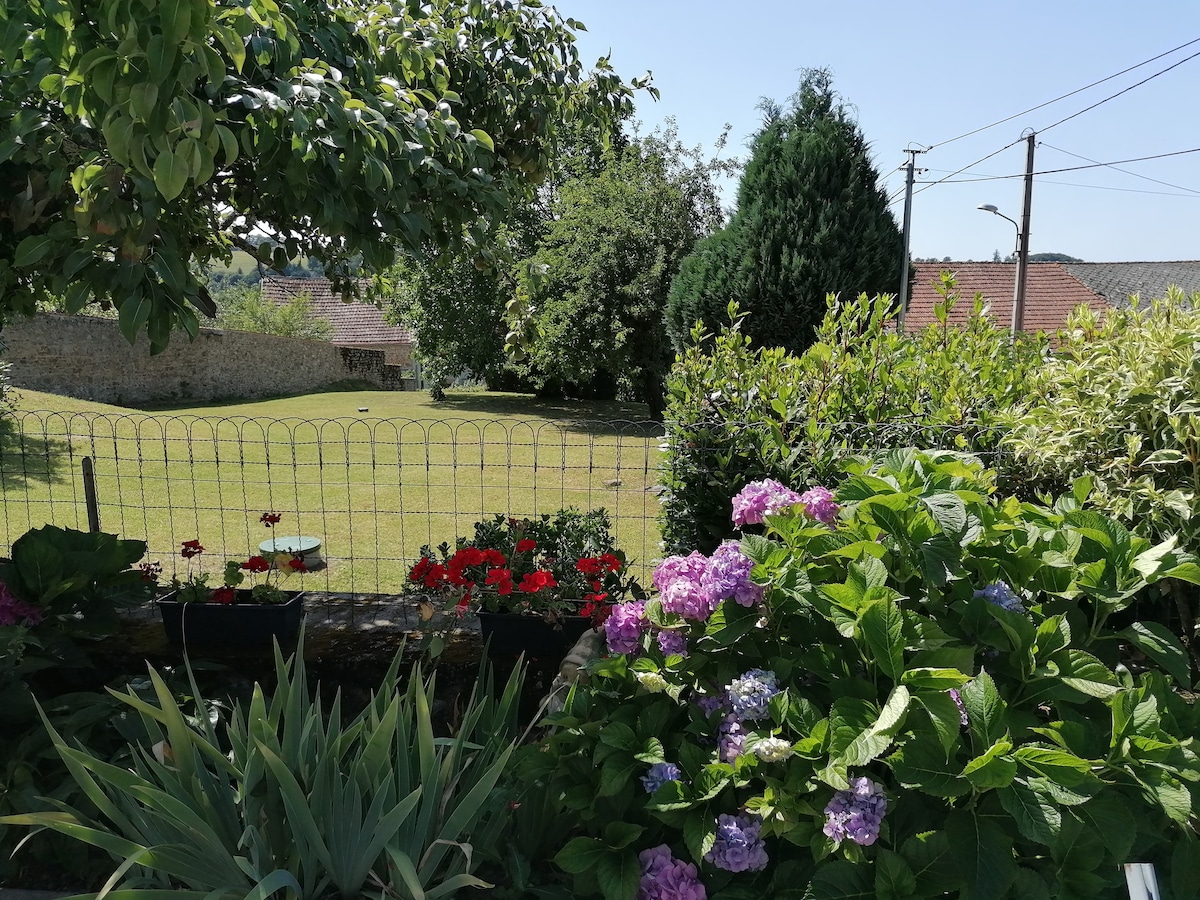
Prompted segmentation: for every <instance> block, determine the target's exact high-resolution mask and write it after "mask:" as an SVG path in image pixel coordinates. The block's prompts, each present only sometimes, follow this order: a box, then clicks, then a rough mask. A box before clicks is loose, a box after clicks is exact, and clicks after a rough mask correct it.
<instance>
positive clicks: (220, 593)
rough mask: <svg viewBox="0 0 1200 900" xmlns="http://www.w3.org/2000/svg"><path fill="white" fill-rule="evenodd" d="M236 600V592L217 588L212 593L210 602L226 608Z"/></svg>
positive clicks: (226, 588) (231, 589)
mask: <svg viewBox="0 0 1200 900" xmlns="http://www.w3.org/2000/svg"><path fill="white" fill-rule="evenodd" d="M236 598H237V591H235V590H234V589H233V588H231V587H219V588H217V589H216V590H215V591H213V592H212V598H211V599H212V602H213V603H220V604H222V605H223V606H228V605H229V604H231V603H232V602H233V601H234V600H235V599H236Z"/></svg>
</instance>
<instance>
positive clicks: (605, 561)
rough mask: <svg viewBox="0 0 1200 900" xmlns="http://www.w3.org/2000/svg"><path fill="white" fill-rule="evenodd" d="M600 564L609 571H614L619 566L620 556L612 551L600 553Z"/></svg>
mask: <svg viewBox="0 0 1200 900" xmlns="http://www.w3.org/2000/svg"><path fill="white" fill-rule="evenodd" d="M600 565H602V566H604V568H606V569H608V571H610V572H616V571H617V570H618V569H620V568H621V558H620V557H619V556H616V555H615V554H612V553H603V554H601V555H600Z"/></svg>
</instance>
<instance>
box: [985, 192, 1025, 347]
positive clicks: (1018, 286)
mask: <svg viewBox="0 0 1200 900" xmlns="http://www.w3.org/2000/svg"><path fill="white" fill-rule="evenodd" d="M977 209H982V210H983V211H984V212H990V213H991V214H992V215H994V216H999V217H1000V218H1002V219H1004V220H1005V221H1008V222H1012V226H1013V228H1015V229H1016V230H1017V249H1016V257H1017V276H1016V279H1015V280H1014V283H1013V312H1012V335H1013V337H1014V338H1016V336H1017V335H1018V334H1020V333H1021V331H1022V327H1023V325H1024V323H1025V276H1026V273H1027V272H1028V270H1029V248H1028V245H1027V243H1026V235H1024V234H1023V233H1022V232H1021V226H1020V225H1019V224H1018V223H1017V221H1016V220H1015V219H1010V218H1009V217H1008V216H1006V215H1005V214H1004V213H1002V212H1000V210H999V209H997V208H996V206H995V204H992V203H980V204H979V206H978V207H977Z"/></svg>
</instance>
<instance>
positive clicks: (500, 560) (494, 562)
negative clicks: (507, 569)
mask: <svg viewBox="0 0 1200 900" xmlns="http://www.w3.org/2000/svg"><path fill="white" fill-rule="evenodd" d="M483 557H484V562H486V563H487V564H488V565H489V566H502V565H504V564H505V563H506V562H508V560H506V559H505V558H504V554H503V553H501V552H500V551H499V550H497V549H495V548H494V547H489V548H488V549H487V550H484V551H483Z"/></svg>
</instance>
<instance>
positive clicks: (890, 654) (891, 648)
mask: <svg viewBox="0 0 1200 900" xmlns="http://www.w3.org/2000/svg"><path fill="white" fill-rule="evenodd" d="M858 622H859V626H860V627H861V628H862V633H863V637H864V638H866V641H867V646H869V647H870V648H871V653H872V655H873V656H874V657H875V663H876V664H877V665H878V666H879V668H880V669H881V670H882V671H883V673H884V674H885V675H887V676H888V677H889V678H891V679H892V680H893V681H895V680H897V679H898V678H899V677H900V674H901V673H902V672H903V671H904V636H903V634H902V629H903V627H904V619H903V617H902V616H901V615H900V608H899V607H898V606H897V605H896V604H895V603H894V602H892V601H891V600H875V601H873V602H872V603H870V604H869V605H868V606H867V607H866V608H865V609H864V610H863V611H862V613H861V614H860V615H859V618H858Z"/></svg>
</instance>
